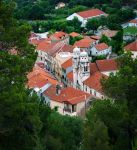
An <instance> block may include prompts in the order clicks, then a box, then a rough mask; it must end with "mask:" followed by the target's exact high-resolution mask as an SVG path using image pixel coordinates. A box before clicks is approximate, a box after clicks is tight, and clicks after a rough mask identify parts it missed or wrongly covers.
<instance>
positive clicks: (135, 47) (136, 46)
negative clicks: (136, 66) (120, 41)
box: [124, 41, 137, 59]
mask: <svg viewBox="0 0 137 150" xmlns="http://www.w3.org/2000/svg"><path fill="white" fill-rule="evenodd" d="M124 50H125V51H130V52H131V53H132V58H134V59H135V58H137V41H134V42H132V43H130V44H128V45H126V46H125V47H124Z"/></svg>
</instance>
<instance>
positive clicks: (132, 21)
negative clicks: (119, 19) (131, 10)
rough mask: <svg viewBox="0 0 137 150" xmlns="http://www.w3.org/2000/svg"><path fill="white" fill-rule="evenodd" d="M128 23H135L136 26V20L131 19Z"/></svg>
mask: <svg viewBox="0 0 137 150" xmlns="http://www.w3.org/2000/svg"><path fill="white" fill-rule="evenodd" d="M129 23H136V24H137V19H133V20H131V21H129Z"/></svg>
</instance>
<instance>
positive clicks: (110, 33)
mask: <svg viewBox="0 0 137 150" xmlns="http://www.w3.org/2000/svg"><path fill="white" fill-rule="evenodd" d="M117 32H118V31H116V30H109V29H108V30H104V31H102V33H101V34H102V35H105V36H107V37H109V38H112V37H114V36H115V35H116V34H117Z"/></svg>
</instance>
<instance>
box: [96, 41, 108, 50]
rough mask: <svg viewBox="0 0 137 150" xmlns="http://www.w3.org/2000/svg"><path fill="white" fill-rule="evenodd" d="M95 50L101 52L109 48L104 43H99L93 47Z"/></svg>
mask: <svg viewBox="0 0 137 150" xmlns="http://www.w3.org/2000/svg"><path fill="white" fill-rule="evenodd" d="M95 48H96V49H97V50H98V51H103V50H105V49H108V48H109V46H108V45H107V44H105V43H99V44H97V45H95Z"/></svg>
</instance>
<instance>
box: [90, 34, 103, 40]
mask: <svg viewBox="0 0 137 150" xmlns="http://www.w3.org/2000/svg"><path fill="white" fill-rule="evenodd" d="M90 38H91V39H94V40H99V39H100V38H101V37H99V36H96V35H92V36H91V37H90Z"/></svg>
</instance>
